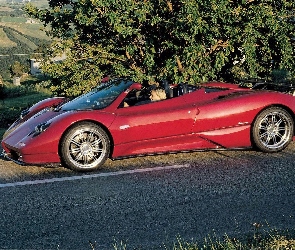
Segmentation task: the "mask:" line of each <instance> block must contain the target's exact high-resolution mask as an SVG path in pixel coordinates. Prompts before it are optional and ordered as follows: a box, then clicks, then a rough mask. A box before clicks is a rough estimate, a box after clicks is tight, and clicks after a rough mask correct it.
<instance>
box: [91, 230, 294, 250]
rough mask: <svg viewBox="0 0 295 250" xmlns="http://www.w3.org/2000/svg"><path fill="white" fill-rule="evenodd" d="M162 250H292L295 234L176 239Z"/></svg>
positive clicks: (120, 245) (121, 248) (118, 246)
mask: <svg viewBox="0 0 295 250" xmlns="http://www.w3.org/2000/svg"><path fill="white" fill-rule="evenodd" d="M89 244H90V247H91V249H93V250H95V249H96V248H95V244H92V243H91V242H89ZM113 249H115V250H127V249H130V248H129V247H128V244H126V243H125V242H123V241H120V242H118V241H115V243H114V244H113ZM159 249H164V250H294V249H295V232H291V231H284V232H278V231H277V230H270V232H260V231H259V229H257V228H255V231H254V233H253V234H251V235H246V236H241V238H240V239H238V238H231V237H229V236H228V235H225V236H224V237H222V239H220V238H218V237H217V236H213V237H212V236H208V237H207V238H205V239H204V240H203V241H202V242H187V241H184V240H182V239H181V237H178V238H177V239H176V241H175V243H174V244H172V246H166V245H164V246H159Z"/></svg>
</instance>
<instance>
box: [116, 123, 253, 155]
mask: <svg viewBox="0 0 295 250" xmlns="http://www.w3.org/2000/svg"><path fill="white" fill-rule="evenodd" d="M250 130H251V128H250V125H247V126H246V125H245V126H237V127H232V128H221V129H219V130H213V131H205V132H199V133H192V134H189V135H178V136H173V137H169V138H157V139H154V140H148V141H133V142H130V143H125V144H120V145H115V146H114V151H113V155H112V158H113V159H117V158H124V157H130V156H133V155H134V156H136V155H151V154H152V155H153V154H163V153H171V152H172V153H176V152H189V151H198V150H201V151H203V150H226V149H240V148H249V147H251V146H252V145H251V140H250Z"/></svg>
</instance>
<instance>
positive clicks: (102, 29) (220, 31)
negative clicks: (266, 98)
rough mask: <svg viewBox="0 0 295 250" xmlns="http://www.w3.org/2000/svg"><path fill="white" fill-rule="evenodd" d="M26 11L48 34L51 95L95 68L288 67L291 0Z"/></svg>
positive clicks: (90, 82)
mask: <svg viewBox="0 0 295 250" xmlns="http://www.w3.org/2000/svg"><path fill="white" fill-rule="evenodd" d="M26 12H27V13H28V14H29V15H31V16H33V17H35V18H37V19H39V20H40V21H41V22H43V23H44V25H45V26H48V27H49V30H48V34H49V35H50V36H52V38H54V42H53V44H52V45H51V51H50V53H49V54H48V57H47V58H46V59H45V60H44V63H43V68H42V70H43V72H45V73H47V74H49V75H50V76H51V77H52V79H53V80H52V81H51V83H50V86H51V90H52V91H54V92H56V93H58V94H63V95H78V94H80V93H81V92H83V91H85V90H88V89H89V88H91V87H93V86H95V85H96V84H97V82H98V81H99V79H101V78H102V76H103V75H114V76H129V77H131V78H132V79H133V80H136V81H143V80H157V79H163V78H165V79H168V80H170V81H173V82H175V83H178V82H183V81H186V82H190V83H195V84H196V83H198V82H203V81H208V80H234V79H238V78H248V77H266V76H269V75H270V73H271V71H272V70H273V69H284V70H287V71H289V72H291V74H294V73H295V72H294V68H295V67H294V60H295V59H294V58H295V57H294V44H293V41H294V37H295V34H294V33H295V25H294V12H295V2H294V1H289V0H276V1H273V0H260V1H255V0H236V1H233V0H49V8H48V9H43V10H42V9H38V8H36V7H35V6H33V5H32V4H28V5H27V6H26ZM292 21H293V22H292ZM61 55H66V59H64V60H62V61H60V62H59V63H56V62H54V60H52V59H53V58H54V57H55V56H61Z"/></svg>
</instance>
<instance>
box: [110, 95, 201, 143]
mask: <svg viewBox="0 0 295 250" xmlns="http://www.w3.org/2000/svg"><path fill="white" fill-rule="evenodd" d="M195 117H196V109H195V107H194V106H193V105H188V104H186V103H185V101H184V98H183V96H180V97H176V98H173V99H166V100H162V101H158V102H151V103H148V104H143V105H139V106H130V107H125V108H124V107H122V108H118V110H117V113H116V118H115V120H114V122H113V123H112V125H111V127H110V131H111V133H112V135H113V140H114V144H115V146H116V145H120V144H124V145H127V144H132V143H136V144H139V143H145V144H148V143H149V142H151V141H155V140H157V145H158V146H159V147H161V144H162V146H167V145H168V144H173V143H174V141H175V140H177V138H178V137H179V136H185V135H187V134H190V133H191V131H192V126H193V124H194V121H195Z"/></svg>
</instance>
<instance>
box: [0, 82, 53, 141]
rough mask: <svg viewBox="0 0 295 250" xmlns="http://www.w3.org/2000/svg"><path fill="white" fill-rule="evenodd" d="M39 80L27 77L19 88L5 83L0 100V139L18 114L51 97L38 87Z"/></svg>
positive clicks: (47, 92)
mask: <svg viewBox="0 0 295 250" xmlns="http://www.w3.org/2000/svg"><path fill="white" fill-rule="evenodd" d="M39 81H40V80H39V79H37V78H36V79H35V78H31V77H28V78H26V79H25V80H24V81H22V82H21V85H20V86H14V85H13V84H11V83H9V82H6V83H5V85H4V88H3V89H1V93H0V95H1V100H0V138H1V139H2V136H3V134H4V132H5V130H6V129H7V128H8V127H9V125H10V124H12V123H13V122H14V121H15V120H16V119H17V118H18V117H19V115H20V112H21V111H22V110H24V109H26V108H28V107H30V106H32V105H33V104H35V103H37V102H38V101H40V100H43V99H45V98H47V97H49V96H50V95H51V93H50V92H49V91H47V90H45V89H43V88H42V87H40V86H39V85H38V82H39Z"/></svg>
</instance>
